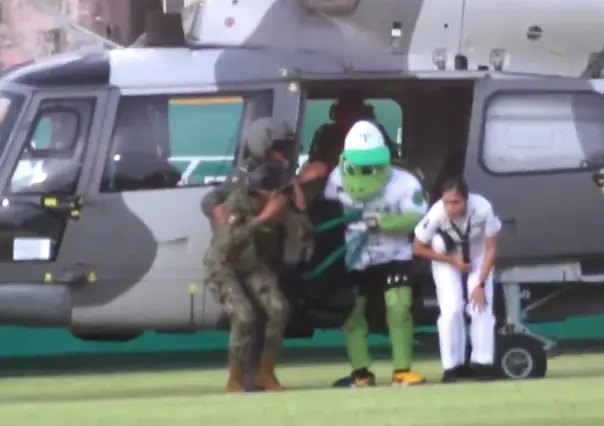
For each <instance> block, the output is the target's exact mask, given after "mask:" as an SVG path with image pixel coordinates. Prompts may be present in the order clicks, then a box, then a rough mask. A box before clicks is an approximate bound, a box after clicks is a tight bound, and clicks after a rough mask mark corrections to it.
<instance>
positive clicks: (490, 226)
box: [415, 194, 501, 259]
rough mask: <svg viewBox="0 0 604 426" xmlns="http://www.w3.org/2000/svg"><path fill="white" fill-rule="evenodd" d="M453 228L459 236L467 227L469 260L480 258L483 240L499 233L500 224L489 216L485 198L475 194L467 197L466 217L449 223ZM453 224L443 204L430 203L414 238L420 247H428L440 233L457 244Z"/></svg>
mask: <svg viewBox="0 0 604 426" xmlns="http://www.w3.org/2000/svg"><path fill="white" fill-rule="evenodd" d="M453 224H455V225H456V226H457V228H458V229H459V231H461V233H462V234H465V233H466V232H467V229H468V224H469V225H470V232H469V235H468V240H469V242H470V257H471V258H472V259H478V258H482V256H483V254H484V247H485V241H486V239H487V238H490V237H494V236H495V235H497V234H498V233H499V230H500V229H501V221H500V220H499V218H498V217H497V215H495V213H494V212H493V206H492V205H491V203H490V202H489V201H488V200H487V199H486V198H484V197H483V196H482V195H478V194H469V196H468V202H467V214H466V215H465V216H464V217H462V218H459V219H455V220H453ZM453 224H452V222H451V220H450V219H449V217H448V216H447V212H446V211H445V204H444V203H443V201H442V200H439V201H437V202H436V203H434V205H433V206H432V207H431V208H430V210H429V211H428V214H427V215H426V217H424V219H423V220H422V221H421V222H420V223H419V224H418V225H417V226H416V227H415V238H417V239H418V240H419V241H421V242H422V243H424V244H430V242H431V241H432V238H433V237H434V236H435V235H436V233H437V232H438V231H443V232H445V233H447V234H448V235H449V236H450V237H451V238H452V239H453V241H455V242H457V243H460V242H461V238H460V235H459V234H458V233H457V232H456V231H455V229H454V227H453ZM462 236H463V235H462Z"/></svg>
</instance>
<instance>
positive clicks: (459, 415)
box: [0, 355, 604, 426]
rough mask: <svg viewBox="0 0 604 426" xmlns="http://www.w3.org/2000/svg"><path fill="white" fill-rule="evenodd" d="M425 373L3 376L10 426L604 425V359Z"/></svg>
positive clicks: (338, 368)
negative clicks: (281, 386)
mask: <svg viewBox="0 0 604 426" xmlns="http://www.w3.org/2000/svg"><path fill="white" fill-rule="evenodd" d="M416 367H417V369H418V370H419V371H421V372H423V373H425V374H426V375H427V376H428V379H429V380H431V381H432V382H433V383H435V384H428V385H425V386H421V387H417V388H411V389H399V388H391V387H390V386H388V381H389V376H390V370H389V365H388V364H386V363H380V364H377V365H376V366H375V371H376V373H377V374H378V378H380V379H381V381H382V384H383V385H384V386H380V387H379V388H376V389H358V390H353V389H340V390H335V389H328V388H327V387H328V386H329V384H330V383H331V382H332V381H333V380H334V379H335V378H337V377H339V376H341V375H343V374H345V373H346V372H347V366H346V365H344V364H323V365H315V366H293V365H292V366H285V367H282V368H281V369H280V371H279V376H280V378H281V380H282V381H283V382H284V383H285V384H286V385H289V387H290V388H292V390H290V391H288V392H283V393H273V394H269V393H256V394H246V395H224V394H222V389H223V386H224V381H225V379H226V372H225V371H224V370H205V371H179V372H166V373H132V374H116V375H110V374H104V375H78V376H68V377H58V378H52V377H44V378H16V379H2V380H0V419H1V420H2V424H7V425H10V424H14V425H17V424H18V425H19V426H30V425H32V426H33V425H36V426H43V425H49V426H59V425H61V426H70V425H86V426H95V425H111V426H120V425H124V426H131V425H145V426H147V425H149V426H152V425H165V424H169V425H170V426H180V425H183V426H188V425H196V426H199V425H205V426H214V425H216V426H222V425H225V426H226V425H235V426H236V425H239V424H241V425H243V424H245V425H246V426H297V425H304V426H323V425H330V426H337V425H346V426H357V425H365V424H371V425H380V426H381V425H401V424H402V425H408V426H415V425H422V426H423V425H435V426H438V425H466V426H472V425H481V426H512V425H513V426H520V425H533V426H541V425H548V426H562V425H564V426H582V425H594V426H596V425H601V424H603V421H602V420H603V419H604V355H581V356H565V357H560V358H556V359H554V360H552V361H551V365H550V373H549V377H548V378H547V379H544V380H535V381H524V382H496V383H481V384H475V383H464V384H456V385H446V386H445V385H440V384H436V383H437V381H438V379H439V374H440V371H439V367H438V364H437V363H436V362H434V361H431V362H421V363H418V364H417V365H416Z"/></svg>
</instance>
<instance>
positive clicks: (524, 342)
mask: <svg viewBox="0 0 604 426" xmlns="http://www.w3.org/2000/svg"><path fill="white" fill-rule="evenodd" d="M496 346H497V352H496V355H495V370H496V373H497V375H498V376H499V377H501V378H503V379H511V380H523V379H537V378H542V377H545V374H546V373H547V355H546V353H545V350H544V349H543V346H542V345H541V343H540V342H539V341H538V340H536V339H534V338H532V337H530V336H528V335H526V334H521V333H514V334H502V335H498V336H497V341H496Z"/></svg>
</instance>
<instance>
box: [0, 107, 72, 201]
mask: <svg viewBox="0 0 604 426" xmlns="http://www.w3.org/2000/svg"><path fill="white" fill-rule="evenodd" d="M77 126H78V123H77V121H76V120H74V119H73V115H72V114H71V113H70V112H65V111H60V110H52V111H49V112H44V113H43V114H41V117H40V119H39V120H38V121H37V122H36V126H35V129H34V132H33V134H32V136H31V139H30V141H29V143H27V144H26V145H25V146H24V147H23V152H22V153H21V156H20V158H19V163H18V164H17V170H16V172H15V174H14V176H13V179H12V181H11V190H12V191H13V192H19V193H28V192H37V191H39V190H41V189H43V190H44V191H45V192H56V193H70V192H73V190H74V185H75V183H76V182H77V175H78V173H79V167H80V161H79V158H76V157H77V155H75V145H76V135H77V131H78V130H77Z"/></svg>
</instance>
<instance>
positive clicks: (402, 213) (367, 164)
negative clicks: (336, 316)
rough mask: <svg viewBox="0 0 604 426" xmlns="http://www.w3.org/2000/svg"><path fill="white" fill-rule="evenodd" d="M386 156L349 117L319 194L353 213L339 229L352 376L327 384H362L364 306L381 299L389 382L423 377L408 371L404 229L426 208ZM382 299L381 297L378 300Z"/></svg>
mask: <svg viewBox="0 0 604 426" xmlns="http://www.w3.org/2000/svg"><path fill="white" fill-rule="evenodd" d="M390 156H391V154H390V151H389V149H388V147H387V146H386V144H385V141H384V137H383V135H382V133H381V132H380V130H379V129H378V127H376V126H375V125H374V124H373V123H371V122H370V121H365V120H362V121H358V122H356V123H355V124H354V125H353V126H352V128H351V129H350V131H349V132H348V134H347V135H346V139H345V142H344V152H343V155H342V156H341V158H340V163H339V167H337V168H336V169H334V170H333V171H332V172H331V174H330V175H329V177H328V179H327V184H326V186H325V194H324V195H325V198H326V199H330V200H337V201H339V202H340V203H341V204H342V206H343V208H344V210H345V211H347V212H348V213H352V211H355V210H356V211H358V212H360V216H361V215H362V216H361V217H362V218H361V219H360V220H358V221H356V222H353V223H350V224H349V225H348V228H347V230H346V261H347V265H348V268H349V271H350V272H349V273H348V274H349V275H348V279H349V281H350V284H351V285H352V286H353V288H354V290H355V292H356V303H355V306H354V309H353V311H352V312H351V314H350V315H349V317H348V319H347V320H346V322H345V323H344V326H343V331H344V334H345V338H346V349H347V351H348V358H349V361H350V364H351V366H352V370H353V371H352V374H351V375H350V376H347V377H345V378H343V379H340V380H338V381H337V382H336V383H335V384H334V386H348V387H368V386H373V385H374V384H375V375H374V374H373V373H372V372H371V371H370V363H371V358H370V355H369V346H368V343H367V334H368V326H367V321H366V319H365V309H366V306H367V305H368V301H371V298H376V297H379V298H383V299H384V302H385V312H386V313H385V315H386V322H387V324H388V332H389V335H390V342H391V347H392V361H393V374H392V382H393V384H395V385H401V386H402V385H416V384H421V383H424V382H425V379H424V377H423V376H422V375H420V374H418V373H416V372H414V371H412V370H411V358H412V346H413V321H412V316H411V305H412V282H411V281H412V276H411V273H412V258H413V255H412V243H411V239H410V234H411V233H412V232H413V229H414V227H415V226H416V225H417V223H418V222H419V221H420V220H421V219H422V217H423V215H424V214H425V213H426V211H427V203H426V200H425V198H424V196H423V190H422V185H421V183H420V182H419V180H418V179H417V178H416V177H415V176H414V175H413V174H412V173H410V172H407V171H404V170H400V169H396V168H392V167H391V165H390V163H391V158H390ZM380 302H381V301H380Z"/></svg>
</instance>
